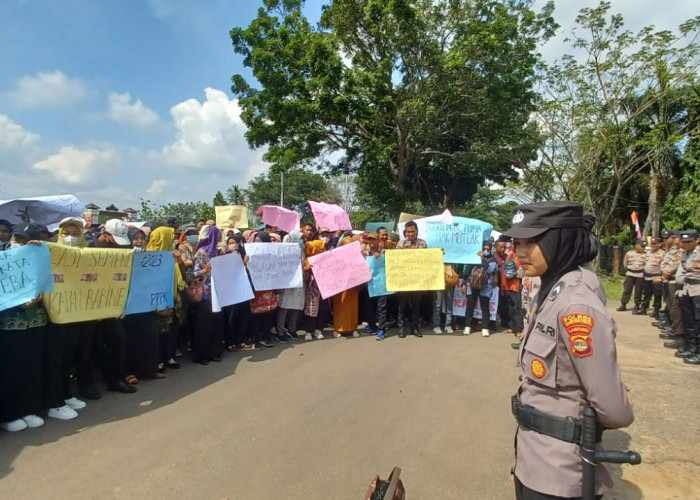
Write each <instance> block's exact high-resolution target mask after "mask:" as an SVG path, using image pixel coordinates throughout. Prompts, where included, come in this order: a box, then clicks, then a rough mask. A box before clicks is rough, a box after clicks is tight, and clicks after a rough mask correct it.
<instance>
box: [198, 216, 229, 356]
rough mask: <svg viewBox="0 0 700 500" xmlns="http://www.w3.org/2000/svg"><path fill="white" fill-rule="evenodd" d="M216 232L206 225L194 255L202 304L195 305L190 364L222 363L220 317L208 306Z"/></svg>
mask: <svg viewBox="0 0 700 500" xmlns="http://www.w3.org/2000/svg"><path fill="white" fill-rule="evenodd" d="M219 236H220V233H219V229H218V228H217V227H216V226H214V225H210V224H205V225H204V226H202V229H201V230H200V231H199V242H198V243H197V250H196V252H195V254H194V276H195V278H196V279H198V280H201V281H202V285H203V290H202V300H201V301H200V302H198V303H197V304H196V306H195V307H196V314H197V321H196V323H195V327H194V332H193V334H192V361H194V362H195V363H199V364H200V365H208V364H209V362H210V361H221V354H222V352H223V344H222V342H221V340H222V338H223V328H224V323H223V320H224V318H223V314H222V313H221V312H213V310H212V304H211V262H210V261H211V259H213V258H214V257H216V256H217V245H218V243H219Z"/></svg>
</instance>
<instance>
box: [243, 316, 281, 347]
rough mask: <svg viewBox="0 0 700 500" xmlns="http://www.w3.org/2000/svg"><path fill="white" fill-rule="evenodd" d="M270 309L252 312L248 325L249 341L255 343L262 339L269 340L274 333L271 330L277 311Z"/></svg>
mask: <svg viewBox="0 0 700 500" xmlns="http://www.w3.org/2000/svg"><path fill="white" fill-rule="evenodd" d="M276 312H277V311H276V310H275V311H270V312H266V313H262V314H251V315H250V323H249V326H248V343H249V344H254V343H257V342H260V341H261V340H268V339H269V338H270V336H271V335H272V334H271V332H270V330H272V326H273V325H274V323H275V313H276Z"/></svg>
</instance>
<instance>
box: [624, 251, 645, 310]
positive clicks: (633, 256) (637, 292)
mask: <svg viewBox="0 0 700 500" xmlns="http://www.w3.org/2000/svg"><path fill="white" fill-rule="evenodd" d="M646 260H647V254H646V253H645V252H644V240H637V241H636V242H635V243H634V249H633V250H630V251H629V252H627V253H626V254H625V257H624V258H623V259H622V262H623V265H624V266H625V283H624V284H623V290H622V299H621V300H620V302H621V304H620V307H618V308H617V310H618V311H626V310H627V302H629V300H630V297H631V296H632V288H634V310H633V311H632V314H643V313H642V312H641V306H642V287H643V286H644V266H645V264H646Z"/></svg>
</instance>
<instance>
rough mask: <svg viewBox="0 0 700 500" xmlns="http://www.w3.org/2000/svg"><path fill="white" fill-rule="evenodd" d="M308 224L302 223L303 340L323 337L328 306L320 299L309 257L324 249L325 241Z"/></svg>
mask: <svg viewBox="0 0 700 500" xmlns="http://www.w3.org/2000/svg"><path fill="white" fill-rule="evenodd" d="M309 227H310V224H304V226H302V229H303V230H304V231H305V233H302V234H305V236H304V240H305V243H304V255H305V257H306V258H305V259H304V330H306V336H305V337H304V339H305V340H313V338H314V337H316V339H317V340H321V339H322V338H324V335H323V328H324V327H325V326H326V321H327V318H328V307H327V306H326V303H327V302H326V301H325V300H322V299H321V292H320V291H319V289H318V284H317V283H316V279H315V278H314V275H313V273H312V272H311V265H310V264H309V257H311V256H314V255H318V254H320V253H321V252H323V251H325V250H326V241H324V240H320V239H318V233H317V232H316V231H314V230H313V228H311V229H310V230H309Z"/></svg>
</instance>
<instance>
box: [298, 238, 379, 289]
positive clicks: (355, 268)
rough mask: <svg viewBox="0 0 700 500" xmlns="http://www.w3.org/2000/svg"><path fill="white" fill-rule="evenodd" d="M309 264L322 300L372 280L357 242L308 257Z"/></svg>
mask: <svg viewBox="0 0 700 500" xmlns="http://www.w3.org/2000/svg"><path fill="white" fill-rule="evenodd" d="M309 263H310V264H311V271H312V272H313V274H314V278H315V279H316V283H317V284H318V289H319V290H320V292H321V297H323V298H324V299H327V298H328V297H332V296H333V295H336V294H338V293H340V292H342V291H344V290H348V289H350V288H352V287H354V286H358V285H361V284H363V283H367V282H368V281H369V280H371V279H372V272H371V271H370V270H369V266H368V265H367V261H366V260H365V257H364V256H363V255H362V247H361V246H360V242H359V241H355V242H353V243H350V244H349V245H344V246H342V247H339V248H336V249H334V250H331V251H330V252H323V253H320V254H318V255H314V256H312V257H309Z"/></svg>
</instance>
